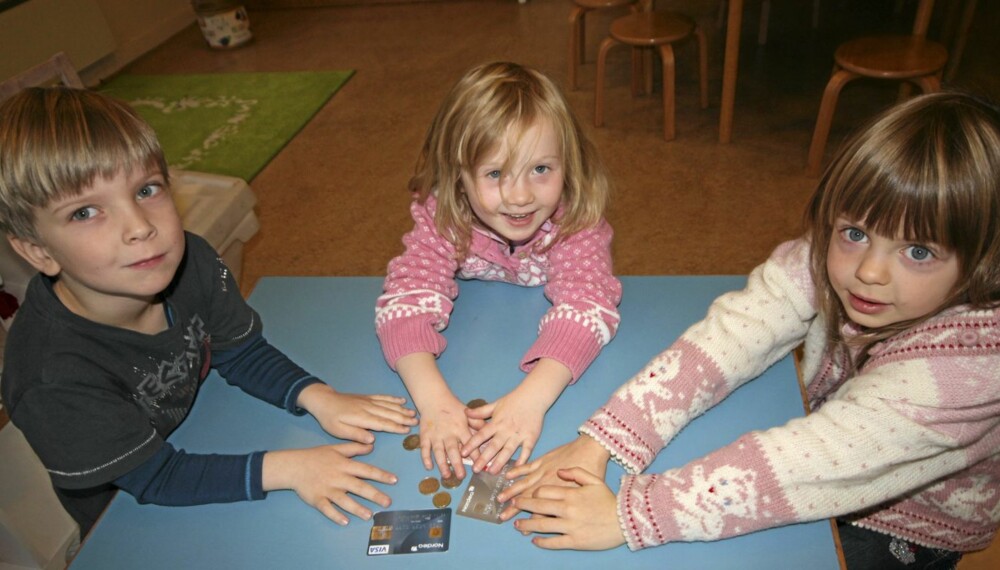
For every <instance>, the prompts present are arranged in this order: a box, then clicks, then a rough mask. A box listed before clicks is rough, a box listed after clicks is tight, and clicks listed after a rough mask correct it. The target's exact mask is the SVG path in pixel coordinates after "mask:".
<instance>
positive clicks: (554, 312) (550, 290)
mask: <svg viewBox="0 0 1000 570" xmlns="http://www.w3.org/2000/svg"><path fill="white" fill-rule="evenodd" d="M436 207H437V201H436V200H435V198H434V197H433V196H431V197H429V198H427V200H426V201H425V202H424V203H423V204H421V203H420V202H419V201H416V200H414V202H413V203H412V204H411V205H410V213H411V215H412V216H413V221H414V227H413V229H412V230H411V231H410V232H409V233H407V234H406V235H405V236H403V244H404V245H405V246H406V251H404V252H403V254H402V255H400V256H399V257H396V258H395V259H393V260H392V261H390V262H389V270H388V274H387V275H386V278H385V285H384V287H383V290H384V291H385V293H384V294H383V295H382V296H381V297H379V298H378V301H377V302H376V305H375V330H376V333H377V334H378V338H379V341H380V342H381V343H382V351H383V353H384V355H385V359H386V361H387V362H388V363H389V365H390V366H392V367H393V368H394V369H395V366H396V361H397V360H399V358H401V357H403V356H405V355H407V354H411V353H414V352H430V353H433V354H434V355H439V354H441V352H443V351H444V349H445V345H446V341H445V338H444V336H443V335H442V334H441V331H442V330H444V328H445V327H447V326H448V319H449V317H450V315H451V310H452V302H453V301H454V299H455V297H456V296H457V295H458V285H457V284H456V283H455V278H456V277H459V278H462V279H483V280H487V281H504V282H507V283H513V284H516V285H523V286H527V287H534V286H538V285H544V286H545V296H546V297H547V298H548V299H549V300H551V301H552V308H551V309H549V310H548V312H546V313H545V315H544V316H543V317H542V320H541V323H540V324H539V326H538V339H537V340H536V341H535V343H534V344H533V345H532V346H531V348H530V349H529V350H528V353H527V354H525V355H524V358H523V359H522V360H521V369H522V370H524V371H525V372H527V371H529V370H530V369H531V367H532V366H534V363H535V362H537V361H538V359H539V358H543V357H546V358H552V359H554V360H556V361H558V362H561V363H562V364H564V365H565V366H566V367H567V368H569V370H570V371H571V372H572V374H573V381H574V382H575V381H576V380H578V379H579V378H580V375H581V374H583V371H584V370H586V369H587V367H588V366H589V365H590V363H591V362H592V361H593V360H594V358H596V357H597V355H598V353H600V351H601V348H602V347H603V346H604V345H606V344H607V343H608V342H610V341H611V339H612V338H613V337H614V336H615V333H616V332H617V331H618V321H619V315H618V309H617V307H618V303H619V302H620V301H621V294H622V288H621V283H620V282H619V281H618V279H616V278H615V277H614V276H613V275H612V274H611V237H612V231H611V226H609V225H608V223H607V222H605V221H604V220H602V221H601V223H600V224H598V225H597V226H596V227H593V228H590V229H587V230H583V231H581V232H578V233H576V234H574V235H572V236H569V237H567V238H565V239H562V240H559V241H558V242H557V243H556V244H555V245H554V246H552V247H551V248H549V249H547V250H545V251H542V250H543V249H544V248H545V246H547V245H549V244H550V243H552V241H553V240H554V239H555V237H556V235H557V232H558V226H556V225H554V224H552V223H551V221H547V222H545V224H544V225H543V226H542V227H541V228H540V229H539V231H538V233H537V234H535V236H533V237H532V238H531V240H529V241H528V243H526V244H524V245H521V246H518V247H517V248H515V250H514V252H513V253H511V252H510V250H509V248H508V245H507V243H506V242H504V241H503V240H502V239H500V238H499V237H497V236H496V235H494V234H492V233H489V232H486V231H483V230H478V229H477V230H474V231H473V234H472V243H471V245H470V247H469V251H468V253H467V254H466V256H465V259H464V260H462V262H461V263H459V262H458V261H457V260H456V259H455V247H454V246H453V245H452V244H451V243H450V242H449V241H448V240H446V239H445V238H444V237H443V236H442V235H441V234H440V233H438V231H437V229H436V228H435V226H434V210H435V208H436Z"/></svg>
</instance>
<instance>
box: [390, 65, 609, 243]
mask: <svg viewBox="0 0 1000 570" xmlns="http://www.w3.org/2000/svg"><path fill="white" fill-rule="evenodd" d="M542 120H546V121H549V122H550V124H551V125H552V128H553V129H554V130H555V133H556V137H557V138H558V139H559V142H560V145H561V150H562V159H563V168H564V173H565V175H564V188H563V193H562V212H561V214H560V218H559V219H558V220H553V221H554V222H556V223H557V224H558V226H559V232H558V234H557V236H558V237H566V236H569V235H572V234H574V233H576V232H578V231H580V230H583V229H586V228H589V227H592V226H594V225H596V224H597V223H598V222H599V221H600V220H601V218H602V217H603V216H604V210H605V208H606V207H607V203H608V199H609V196H610V193H611V187H610V182H609V179H608V176H607V172H606V170H605V167H604V164H603V163H602V162H601V159H600V157H599V156H598V153H597V149H596V148H595V147H594V145H593V144H592V143H591V142H590V140H589V139H588V138H587V136H586V135H585V134H584V132H583V129H582V128H581V127H580V124H579V123H578V122H577V120H576V117H575V116H574V115H573V112H572V111H571V110H570V108H569V104H568V103H567V102H566V98H565V97H564V96H563V94H562V92H561V91H560V90H559V88H558V87H557V86H556V85H555V84H554V83H553V82H552V80H550V79H549V78H548V77H546V76H545V75H543V74H542V73H540V72H538V71H536V70H534V69H531V68H528V67H524V66H522V65H518V64H516V63H508V62H494V63H486V64H481V65H478V66H476V67H473V68H472V69H470V70H469V71H467V72H466V73H465V75H464V76H463V77H462V78H461V79H460V80H459V81H458V83H456V84H455V86H454V87H452V89H451V91H450V92H449V94H448V96H447V97H446V98H445V100H444V102H443V103H442V104H441V107H440V109H439V110H438V112H437V116H435V118H434V121H433V123H431V126H430V128H429V129H428V131H427V137H426V139H425V141H424V146H423V149H422V150H421V152H420V157H419V159H418V160H417V165H416V169H415V174H414V176H413V178H412V179H411V180H410V184H409V187H410V190H411V191H413V192H418V193H419V194H420V199H421V200H424V199H426V198H427V196H429V195H431V194H435V195H436V197H437V212H436V214H435V220H434V221H435V225H436V227H437V229H438V231H439V232H440V233H441V234H442V235H443V236H445V237H446V238H447V239H448V240H449V241H451V242H452V243H453V244H454V245H455V247H456V250H457V253H458V255H459V256H462V255H464V253H465V251H466V250H467V248H468V245H469V242H470V240H471V235H472V234H471V232H472V225H473V223H474V220H475V216H474V214H473V212H472V209H471V207H470V206H469V202H468V199H467V198H466V197H465V196H464V193H463V188H462V181H461V177H462V173H463V172H470V171H471V170H472V169H473V168H474V167H475V166H476V165H477V164H479V163H480V162H481V161H482V160H484V159H485V158H486V157H487V156H488V155H489V154H490V153H492V152H494V151H496V149H498V148H500V147H501V146H502V145H503V143H504V142H506V143H507V148H510V149H515V148H517V143H518V142H519V141H518V139H519V138H520V136H521V135H522V134H523V133H524V132H525V131H526V130H527V129H528V128H530V127H531V126H532V125H534V124H535V123H536V122H538V121H542ZM505 137H507V139H506V140H505ZM557 239H558V238H557ZM550 245H551V244H550Z"/></svg>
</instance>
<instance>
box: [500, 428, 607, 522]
mask: <svg viewBox="0 0 1000 570" xmlns="http://www.w3.org/2000/svg"><path fill="white" fill-rule="evenodd" d="M610 459H611V453H610V452H608V450H607V449H605V448H604V446H603V445H601V444H600V443H598V442H597V440H595V439H594V438H592V437H590V436H589V435H581V436H579V437H577V438H576V439H575V440H573V441H571V442H569V443H567V444H565V445H562V446H560V447H557V448H555V449H553V450H552V451H550V452H548V453H546V454H545V455H543V456H541V457H539V458H538V459H536V460H534V461H532V462H531V463H528V464H527V465H523V466H518V467H514V468H513V469H511V470H510V471H508V472H507V473H506V475H505V476H506V477H507V478H508V479H518V478H519V479H518V480H517V481H515V482H514V484H513V485H511V486H510V487H508V488H507V489H505V490H504V491H503V492H501V493H500V494H499V495H497V501H499V502H501V503H505V502H507V501H509V500H511V499H514V498H517V497H522V496H523V497H532V496H535V495H536V493H537V492H538V490H539V489H540V488H542V487H543V486H551V485H561V486H570V485H572V484H571V483H568V482H567V481H566V480H564V479H563V478H562V477H560V476H559V471H562V470H565V469H569V468H572V467H582V468H583V469H585V470H586V471H588V472H589V473H593V474H594V475H596V476H597V477H600V478H601V481H603V480H604V477H605V476H606V475H607V471H608V460H610ZM518 504H520V502H519V501H515V502H512V503H511V504H510V505H509V506H508V507H507V508H506V509H504V511H503V512H502V513H500V520H503V521H507V520H510V519H511V518H513V517H514V515H516V514H517V512H518V510H519V509H518V507H517V505H518Z"/></svg>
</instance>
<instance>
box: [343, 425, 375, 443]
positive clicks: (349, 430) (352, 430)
mask: <svg viewBox="0 0 1000 570" xmlns="http://www.w3.org/2000/svg"><path fill="white" fill-rule="evenodd" d="M337 432H338V433H337V437H339V438H340V439H349V440H351V441H356V442H358V443H362V444H365V445H370V444H373V443H375V436H374V435H372V434H371V432H369V431H368V430H366V429H362V428H359V427H354V426H352V425H351V424H346V423H343V422H341V425H340V428H339V429H338V430H337Z"/></svg>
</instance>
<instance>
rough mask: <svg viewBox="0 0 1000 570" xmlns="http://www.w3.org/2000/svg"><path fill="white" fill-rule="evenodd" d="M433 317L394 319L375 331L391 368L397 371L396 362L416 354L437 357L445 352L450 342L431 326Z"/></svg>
mask: <svg viewBox="0 0 1000 570" xmlns="http://www.w3.org/2000/svg"><path fill="white" fill-rule="evenodd" d="M433 318H434V316H433V315H423V316H420V317H411V318H404V319H393V320H391V321H389V322H387V323H386V324H385V325H383V326H381V327H377V328H376V329H375V334H377V335H378V340H379V343H381V345H382V354H383V355H384V356H385V361H386V362H388V363H389V367H390V368H392V369H393V370H395V369H396V361H398V360H399V359H400V358H402V357H404V356H406V355H407V354H413V353H414V352H430V353H431V354H433V355H434V356H435V357H437V356H439V355H440V354H441V353H442V352H444V349H445V347H446V346H447V345H448V341H447V340H445V338H444V335H442V334H441V333H439V332H437V331H436V330H434V327H433V326H432V325H431V321H432V320H433Z"/></svg>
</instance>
